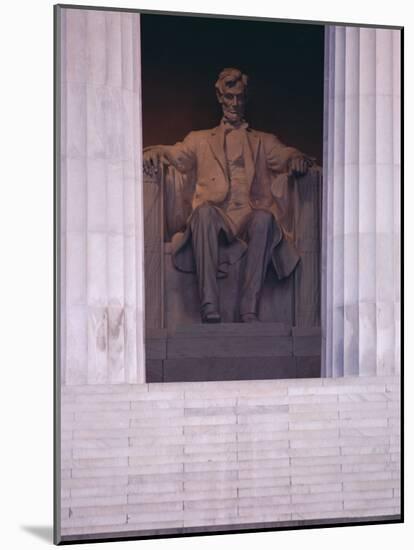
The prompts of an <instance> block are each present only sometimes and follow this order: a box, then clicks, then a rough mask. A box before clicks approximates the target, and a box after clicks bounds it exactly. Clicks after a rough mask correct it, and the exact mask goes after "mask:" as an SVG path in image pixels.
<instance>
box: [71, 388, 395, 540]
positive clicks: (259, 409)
mask: <svg viewBox="0 0 414 550" xmlns="http://www.w3.org/2000/svg"><path fill="white" fill-rule="evenodd" d="M399 384H400V381H399V378H397V377H365V378H360V377H348V378H341V379H313V380H279V381H262V382H251V381H250V382H205V383H202V382H198V383H197V382H194V383H188V382H187V383H169V384H143V385H89V386H87V385H84V386H66V387H64V388H63V389H62V464H61V466H62V470H61V471H62V480H61V485H62V489H61V514H62V517H61V526H62V530H61V534H62V536H63V537H69V538H70V536H75V538H76V537H77V536H81V535H88V534H91V535H92V536H95V537H96V536H99V534H102V535H103V536H105V535H106V536H109V535H111V534H112V535H113V534H114V533H122V534H125V535H127V534H143V533H145V531H146V530H150V531H151V532H152V533H154V530H159V529H161V530H163V529H164V530H165V529H167V530H168V529H172V530H173V531H174V532H180V530H182V529H185V528H197V527H201V528H205V527H207V528H212V527H213V528H215V529H220V526H224V528H225V529H231V528H232V527H236V526H238V527H239V528H240V527H243V526H245V527H246V526H252V525H253V526H256V527H258V526H259V527H263V526H264V525H262V522H265V523H267V524H269V525H274V524H275V523H277V524H278V523H279V522H297V521H301V522H303V521H306V520H326V519H333V520H336V521H338V520H340V519H348V520H351V521H355V520H357V519H363V518H367V517H371V518H372V517H375V518H376V519H381V518H385V517H389V516H393V517H396V516H398V514H399V513H400V426H399V419H400V399H399V391H400V386H399ZM258 523H260V525H257V524H258ZM138 531H140V533H138Z"/></svg>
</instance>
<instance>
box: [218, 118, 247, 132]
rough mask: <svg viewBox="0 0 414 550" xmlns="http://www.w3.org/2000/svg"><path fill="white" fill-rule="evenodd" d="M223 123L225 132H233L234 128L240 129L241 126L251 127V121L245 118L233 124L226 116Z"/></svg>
mask: <svg viewBox="0 0 414 550" xmlns="http://www.w3.org/2000/svg"><path fill="white" fill-rule="evenodd" d="M221 124H222V126H223V128H224V130H225V132H231V131H232V130H240V129H241V128H242V129H244V130H245V129H246V128H248V127H249V123H248V122H246V121H245V120H243V121H242V122H239V123H237V124H232V123H231V122H229V121H228V120H225V119H224V118H223V119H222V120H221Z"/></svg>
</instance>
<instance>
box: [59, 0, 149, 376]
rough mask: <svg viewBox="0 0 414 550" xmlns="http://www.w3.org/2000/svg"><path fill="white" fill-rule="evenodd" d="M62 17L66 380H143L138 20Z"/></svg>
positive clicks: (97, 14)
mask: <svg viewBox="0 0 414 550" xmlns="http://www.w3.org/2000/svg"><path fill="white" fill-rule="evenodd" d="M60 14H61V50H62V54H61V97H62V115H61V116H62V119H61V190H62V197H61V200H62V202H61V214H62V223H61V233H62V242H61V245H62V263H61V274H62V341H63V342H66V345H65V346H63V347H62V371H63V372H62V379H64V381H65V382H66V383H67V384H84V383H91V384H94V383H125V382H143V381H144V356H143V354H144V347H143V299H144V297H143V242H142V235H143V221H142V218H143V215H142V181H141V179H142V176H141V169H140V164H141V150H142V144H141V142H142V140H141V79H140V23H139V14H133V13H120V12H110V11H97V10H83V9H65V8H62V9H61V10H60Z"/></svg>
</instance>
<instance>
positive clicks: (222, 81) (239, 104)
mask: <svg viewBox="0 0 414 550" xmlns="http://www.w3.org/2000/svg"><path fill="white" fill-rule="evenodd" d="M215 86H216V94H217V99H218V102H219V103H220V104H221V107H222V109H223V116H224V118H225V119H226V120H228V121H229V122H233V123H234V122H239V121H240V120H242V119H243V118H244V111H245V108H246V99H247V75H245V74H243V73H242V72H241V71H240V70H239V69H234V68H228V69H223V70H222V71H221V73H220V74H219V77H218V80H217V82H216V85H215Z"/></svg>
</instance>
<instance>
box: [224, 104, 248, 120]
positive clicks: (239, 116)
mask: <svg viewBox="0 0 414 550" xmlns="http://www.w3.org/2000/svg"><path fill="white" fill-rule="evenodd" d="M223 116H224V118H225V119H226V120H228V121H229V122H241V121H242V120H244V111H240V110H233V109H232V108H231V107H227V108H226V107H224V108H223Z"/></svg>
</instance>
